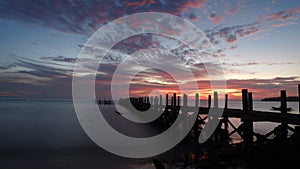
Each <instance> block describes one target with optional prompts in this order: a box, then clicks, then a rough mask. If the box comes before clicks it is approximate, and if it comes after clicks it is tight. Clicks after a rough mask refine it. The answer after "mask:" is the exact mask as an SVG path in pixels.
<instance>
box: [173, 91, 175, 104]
mask: <svg viewBox="0 0 300 169" xmlns="http://www.w3.org/2000/svg"><path fill="white" fill-rule="evenodd" d="M173 106H176V93H173Z"/></svg>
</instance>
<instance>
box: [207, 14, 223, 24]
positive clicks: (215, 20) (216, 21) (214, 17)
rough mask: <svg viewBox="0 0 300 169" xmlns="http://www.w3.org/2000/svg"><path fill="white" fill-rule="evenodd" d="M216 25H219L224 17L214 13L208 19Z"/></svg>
mask: <svg viewBox="0 0 300 169" xmlns="http://www.w3.org/2000/svg"><path fill="white" fill-rule="evenodd" d="M208 19H209V20H211V21H212V22H213V23H214V24H219V23H221V22H222V21H223V20H224V15H220V16H218V15H217V14H215V13H213V14H211V15H210V16H209V17H208Z"/></svg>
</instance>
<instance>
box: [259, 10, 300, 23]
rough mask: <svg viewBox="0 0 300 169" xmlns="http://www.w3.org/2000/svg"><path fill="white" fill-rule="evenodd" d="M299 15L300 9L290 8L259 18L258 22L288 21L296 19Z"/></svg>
mask: <svg viewBox="0 0 300 169" xmlns="http://www.w3.org/2000/svg"><path fill="white" fill-rule="evenodd" d="M299 13H300V7H296V8H290V9H287V10H284V11H280V12H277V13H272V14H268V15H265V16H262V17H259V18H258V20H259V21H260V22H266V21H267V22H274V21H287V20H291V19H293V18H294V17H295V14H299Z"/></svg>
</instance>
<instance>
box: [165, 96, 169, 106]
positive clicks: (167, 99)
mask: <svg viewBox="0 0 300 169" xmlns="http://www.w3.org/2000/svg"><path fill="white" fill-rule="evenodd" d="M168 105H169V95H168V94H166V106H168Z"/></svg>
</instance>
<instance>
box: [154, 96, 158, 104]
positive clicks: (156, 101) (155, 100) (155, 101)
mask: <svg viewBox="0 0 300 169" xmlns="http://www.w3.org/2000/svg"><path fill="white" fill-rule="evenodd" d="M154 105H158V97H157V96H155V98H154Z"/></svg>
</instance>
